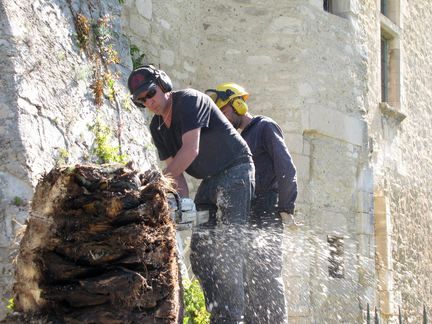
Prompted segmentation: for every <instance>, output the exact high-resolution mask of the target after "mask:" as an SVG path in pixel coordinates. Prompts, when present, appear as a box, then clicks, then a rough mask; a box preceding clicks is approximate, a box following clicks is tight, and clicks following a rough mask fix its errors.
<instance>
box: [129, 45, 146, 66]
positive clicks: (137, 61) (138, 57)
mask: <svg viewBox="0 0 432 324" xmlns="http://www.w3.org/2000/svg"><path fill="white" fill-rule="evenodd" d="M129 53H130V55H131V57H132V65H133V68H134V69H136V68H137V67H138V66H140V65H142V62H143V59H144V57H145V54H142V53H141V52H140V49H139V48H138V46H136V45H131V47H130V50H129Z"/></svg>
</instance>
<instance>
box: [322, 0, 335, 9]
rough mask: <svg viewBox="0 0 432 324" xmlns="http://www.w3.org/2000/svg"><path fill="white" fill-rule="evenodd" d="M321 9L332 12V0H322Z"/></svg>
mask: <svg viewBox="0 0 432 324" xmlns="http://www.w3.org/2000/svg"><path fill="white" fill-rule="evenodd" d="M323 9H324V11H327V12H333V11H332V0H324V1H323Z"/></svg>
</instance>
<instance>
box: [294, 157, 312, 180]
mask: <svg viewBox="0 0 432 324" xmlns="http://www.w3.org/2000/svg"><path fill="white" fill-rule="evenodd" d="M291 157H292V159H293V162H294V165H295V167H296V170H297V179H298V178H302V179H303V180H309V178H310V158H309V156H306V155H302V154H295V153H291Z"/></svg>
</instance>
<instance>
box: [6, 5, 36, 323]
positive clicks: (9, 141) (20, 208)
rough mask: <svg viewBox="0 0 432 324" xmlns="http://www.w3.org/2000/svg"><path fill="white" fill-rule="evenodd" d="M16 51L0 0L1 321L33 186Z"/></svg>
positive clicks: (11, 31)
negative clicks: (20, 109) (24, 139)
mask: <svg viewBox="0 0 432 324" xmlns="http://www.w3.org/2000/svg"><path fill="white" fill-rule="evenodd" d="M15 56H17V49H16V46H15V43H14V40H13V30H12V28H11V25H10V22H9V17H8V15H7V2H6V1H3V0H1V1H0V57H1V60H0V93H1V96H0V320H1V319H2V318H3V317H4V316H5V315H6V306H7V303H8V300H9V298H10V295H11V288H12V279H11V278H12V275H13V269H12V263H11V256H10V255H11V245H12V242H13V239H14V238H15V233H16V228H17V226H19V225H18V224H17V222H20V223H23V222H24V221H25V219H26V218H27V216H28V212H27V208H28V206H27V205H28V203H27V201H28V199H29V198H30V196H31V195H32V187H31V184H30V182H29V181H28V175H27V172H26V169H25V167H24V165H22V163H23V162H22V161H26V160H25V157H24V146H23V143H22V140H21V136H20V133H19V127H18V109H17V106H18V105H17V101H18V95H17V88H16V86H15V83H16V81H15V78H14V76H15V74H16V72H15V67H14V62H13V58H14V57H15Z"/></svg>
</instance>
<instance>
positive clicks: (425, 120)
mask: <svg viewBox="0 0 432 324" xmlns="http://www.w3.org/2000/svg"><path fill="white" fill-rule="evenodd" d="M395 2H396V1H395ZM371 3H372V2H371ZM397 3H399V1H397ZM431 17H432V8H431V6H430V4H429V3H426V2H408V1H404V0H402V1H400V13H399V16H398V18H399V22H398V26H399V27H400V34H399V42H400V65H401V68H400V70H401V71H400V79H401V81H400V88H401V93H400V107H397V106H394V107H392V106H391V105H390V107H389V108H390V109H391V110H384V109H382V107H381V109H380V104H379V103H380V101H381V100H380V93H379V89H380V84H379V82H380V79H379V77H380V76H379V73H380V71H379V69H377V68H376V67H377V66H378V67H379V59H380V58H379V46H380V44H379V41H380V39H379V28H380V27H379V26H380V22H379V15H377V14H375V15H371V14H368V17H367V19H365V22H366V21H367V22H368V24H369V26H370V30H371V31H372V30H373V33H371V35H374V36H371V37H369V39H368V46H369V47H370V49H371V50H370V52H375V53H377V54H375V56H374V60H371V63H370V65H369V66H370V69H369V70H370V74H369V77H368V83H369V88H370V89H371V91H370V92H369V95H368V101H369V103H370V104H369V114H368V120H369V124H370V136H371V139H372V141H373V143H374V145H373V150H372V155H371V161H372V163H373V168H374V173H375V181H374V182H375V196H376V203H375V206H376V207H377V208H376V210H375V215H376V218H377V219H378V218H379V216H380V214H386V220H385V219H383V220H382V224H380V225H385V226H386V228H387V232H388V233H389V234H388V237H387V238H386V240H385V241H384V242H385V245H386V246H383V247H382V248H383V249H388V251H389V252H388V253H387V252H386V251H383V252H382V253H380V252H381V251H380V250H379V247H380V246H379V245H377V252H378V253H377V268H378V270H380V268H382V267H385V268H386V269H385V270H386V271H385V272H384V273H382V274H381V275H379V277H381V278H379V279H380V285H381V287H384V288H385V290H384V291H382V292H381V299H382V302H381V306H382V307H384V308H385V313H387V314H386V315H387V317H388V318H390V319H391V318H393V319H394V320H395V319H396V316H397V314H398V306H400V307H401V311H402V313H403V316H404V320H405V321H406V322H408V323H419V322H421V321H422V312H423V310H422V308H423V305H426V306H427V309H428V310H430V309H431V307H432V305H431V300H432V292H431V289H430V275H429V273H430V272H431V267H432V257H431V254H430V249H431V244H432V241H431V238H430V221H431V210H432V201H431V199H430V196H431V188H432V186H431V183H432V176H431V172H430V170H431V150H430V143H429V142H430V141H429V139H430V138H431V135H432V134H431V133H432V131H431V127H430V125H431V124H432V120H431V119H432V115H431V112H432V111H431V102H432V91H431V86H432V82H431V71H432V63H431V60H430V53H431V51H432V44H431V42H430V40H429V39H428V35H429V33H428V26H427V24H425V22H427V21H430V19H431ZM371 22H372V23H371ZM377 61H378V62H377ZM374 67H375V68H374ZM405 116H406V118H405V119H403V118H404V117H405ZM401 120H402V121H401ZM379 272H380V271H379ZM383 302H384V303H383ZM386 303H387V304H386ZM429 317H430V313H429Z"/></svg>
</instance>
